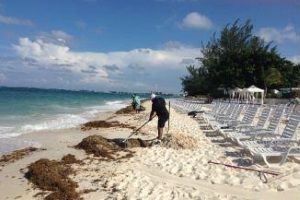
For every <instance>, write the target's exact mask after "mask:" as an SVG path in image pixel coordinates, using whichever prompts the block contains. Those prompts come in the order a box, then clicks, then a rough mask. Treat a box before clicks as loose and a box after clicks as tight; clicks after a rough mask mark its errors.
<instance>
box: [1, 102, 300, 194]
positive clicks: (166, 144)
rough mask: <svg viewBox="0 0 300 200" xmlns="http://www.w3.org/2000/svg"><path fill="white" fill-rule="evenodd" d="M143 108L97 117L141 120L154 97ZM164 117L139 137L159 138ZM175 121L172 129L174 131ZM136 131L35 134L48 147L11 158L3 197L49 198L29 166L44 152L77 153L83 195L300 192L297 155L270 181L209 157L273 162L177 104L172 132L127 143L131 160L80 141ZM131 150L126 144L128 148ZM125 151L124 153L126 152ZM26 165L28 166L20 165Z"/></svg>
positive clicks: (75, 167) (134, 123) (112, 129)
mask: <svg viewBox="0 0 300 200" xmlns="http://www.w3.org/2000/svg"><path fill="white" fill-rule="evenodd" d="M143 105H144V107H145V108H146V111H145V112H141V113H139V114H134V115H132V114H126V113H125V114H113V113H109V114H107V115H105V116H99V118H97V119H95V120H105V119H107V118H109V120H111V121H118V122H120V123H123V124H127V125H130V126H134V127H138V126H139V125H141V124H143V123H144V122H145V121H146V120H147V119H148V117H149V112H150V110H149V109H150V102H145V103H144V104H143ZM156 126H157V119H154V120H153V121H151V122H150V123H149V124H147V125H146V126H145V127H144V128H143V129H142V130H141V132H140V133H139V134H138V135H135V136H134V138H141V139H143V140H149V141H151V139H153V138H155V137H156ZM167 129H168V128H166V129H165V131H167ZM131 132H132V129H129V128H126V127H105V128H101V127H100V128H91V129H89V130H85V131H83V130H81V129H80V127H78V128H73V129H66V130H60V131H53V132H44V133H32V134H27V135H24V136H22V137H24V138H27V139H30V138H34V139H35V140H36V141H38V142H39V143H40V144H41V147H42V148H45V149H46V150H44V151H40V152H33V153H32V154H30V155H28V156H25V157H24V158H22V159H20V160H18V161H16V162H14V163H9V164H7V165H6V166H4V167H2V171H0V196H1V197H3V199H42V198H43V196H42V195H37V196H36V194H39V193H40V192H42V190H40V189H38V188H35V187H34V185H33V184H32V183H30V182H28V180H27V179H26V178H24V173H25V172H26V170H27V168H26V167H27V166H28V165H29V164H30V163H33V162H35V161H37V160H38V159H41V158H46V159H56V160H57V161H59V160H60V159H61V158H62V157H63V156H64V155H67V154H69V153H70V154H73V155H75V156H76V158H77V159H80V160H81V161H82V162H80V163H73V164H70V166H71V167H72V170H73V171H74V174H70V175H69V178H70V179H71V180H72V181H74V182H76V183H77V184H78V188H76V190H77V192H78V193H80V197H82V198H83V199H95V200H99V199H272V200H273V199H283V198H286V199H298V198H299V196H300V164H299V163H298V160H296V159H295V160H294V159H290V160H289V161H288V162H287V163H286V164H284V165H283V166H282V167H280V168H276V169H268V170H273V171H278V172H280V173H281V175H279V176H272V175H267V178H268V182H267V183H264V180H261V179H260V177H259V176H258V174H257V173H255V172H250V171H245V170H238V169H232V168H227V167H224V166H221V165H213V164H209V163H208V161H209V160H212V161H217V162H223V163H227V164H233V165H238V164H239V165H242V166H245V167H252V168H257V169H265V168H266V166H261V165H257V164H256V165H253V164H251V162H250V161H251V158H250V157H247V156H241V155H240V148H239V147H237V146H234V145H232V144H230V143H228V142H226V141H224V140H223V139H222V137H220V136H218V135H214V134H210V133H208V132H207V133H206V132H205V131H202V130H201V129H200V128H199V124H198V122H197V121H196V120H195V119H192V118H190V117H188V116H187V115H186V114H183V113H180V112H176V111H175V110H174V109H171V120H170V129H169V133H168V134H166V135H165V139H164V140H163V143H162V144H161V145H154V146H151V147H146V148H141V147H132V148H128V149H127V150H128V151H130V152H132V156H128V157H127V158H125V159H103V158H102V157H101V156H95V155H93V154H86V152H85V151H84V150H81V149H76V148H74V146H75V145H77V144H78V143H80V142H81V141H82V139H84V138H86V137H88V136H92V135H99V136H103V137H105V138H108V139H114V138H125V137H127V136H128V135H129V134H130V133H131ZM125 150H126V149H125ZM120 156H122V155H120ZM20 169H22V170H20Z"/></svg>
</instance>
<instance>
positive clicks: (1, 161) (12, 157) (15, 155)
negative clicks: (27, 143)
mask: <svg viewBox="0 0 300 200" xmlns="http://www.w3.org/2000/svg"><path fill="white" fill-rule="evenodd" d="M38 150H43V149H39V148H35V147H27V148H24V149H19V150H15V151H13V152H11V153H9V154H6V155H3V156H1V158H0V165H7V164H8V163H13V162H15V161H17V160H20V159H22V158H24V157H25V156H27V155H29V154H31V153H32V152H35V151H38Z"/></svg>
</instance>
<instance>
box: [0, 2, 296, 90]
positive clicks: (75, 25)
mask: <svg viewBox="0 0 300 200" xmlns="http://www.w3.org/2000/svg"><path fill="white" fill-rule="evenodd" d="M299 6H300V5H299V1H297V0H252V1H247V0H223V1H222V0H126V1H124V0H118V1H117V0H26V1H20V0H0V61H1V62H0V85H8V86H29V87H32V86H33V87H44V88H65V89H92V90H101V91H108V90H123V91H149V90H156V89H157V90H161V91H165V92H179V91H180V89H181V87H180V79H179V78H180V77H182V76H183V75H184V74H185V66H186V65H187V64H193V63H195V61H194V58H195V57H198V56H201V54H200V47H201V42H204V43H205V42H207V41H208V39H209V38H210V37H211V35H212V34H213V33H214V32H218V31H220V30H221V29H222V27H224V26H225V25H226V24H227V23H232V22H234V21H235V20H236V19H240V20H241V22H244V21H246V20H247V19H250V20H251V21H252V23H253V24H254V33H255V34H257V35H259V36H261V37H263V38H264V39H265V40H266V41H273V43H274V44H275V45H277V46H278V50H279V52H280V53H281V54H282V55H283V56H285V57H287V58H288V59H290V60H292V61H293V62H299V61H300V34H299V31H300V30H299V29H300V27H299V24H300V16H299V15H300V14H299V8H300V7H299Z"/></svg>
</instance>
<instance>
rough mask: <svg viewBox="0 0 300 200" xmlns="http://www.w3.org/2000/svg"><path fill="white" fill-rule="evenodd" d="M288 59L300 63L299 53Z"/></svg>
mask: <svg viewBox="0 0 300 200" xmlns="http://www.w3.org/2000/svg"><path fill="white" fill-rule="evenodd" d="M288 59H289V60H290V61H292V62H293V63H295V64H300V55H296V56H292V57H290V58H288Z"/></svg>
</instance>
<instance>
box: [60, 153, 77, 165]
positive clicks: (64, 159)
mask: <svg viewBox="0 0 300 200" xmlns="http://www.w3.org/2000/svg"><path fill="white" fill-rule="evenodd" d="M61 162H62V163H63V164H75V163H81V161H80V160H77V159H76V157H75V156H74V155H72V154H67V155H65V156H63V157H62V159H61Z"/></svg>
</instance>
